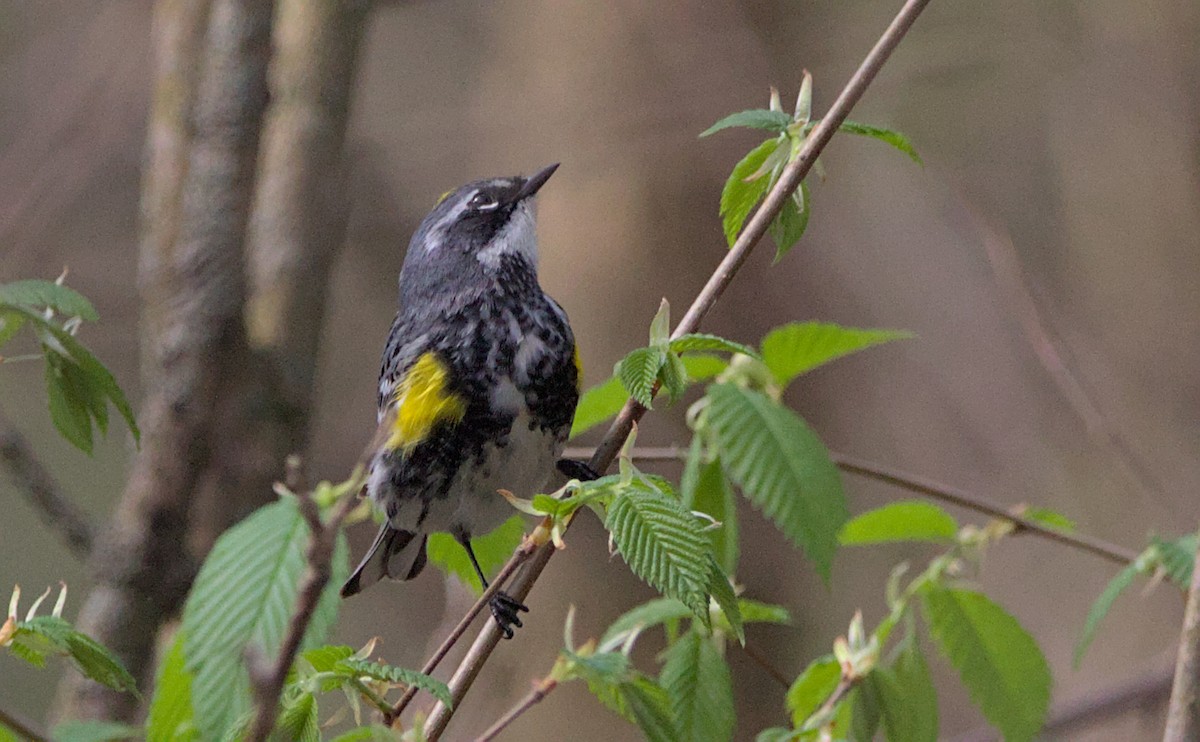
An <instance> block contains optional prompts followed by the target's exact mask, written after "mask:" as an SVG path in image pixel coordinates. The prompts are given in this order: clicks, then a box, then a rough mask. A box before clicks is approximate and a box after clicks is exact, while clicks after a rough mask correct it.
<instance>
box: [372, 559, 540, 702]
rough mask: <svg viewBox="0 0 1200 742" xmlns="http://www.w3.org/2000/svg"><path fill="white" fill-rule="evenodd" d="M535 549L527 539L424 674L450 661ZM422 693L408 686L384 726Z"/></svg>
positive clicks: (438, 649) (424, 669) (462, 620)
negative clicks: (448, 657)
mask: <svg viewBox="0 0 1200 742" xmlns="http://www.w3.org/2000/svg"><path fill="white" fill-rule="evenodd" d="M535 548H536V546H535V545H534V543H533V541H532V540H530V539H529V538H526V539H525V541H524V542H522V543H521V545H520V546H518V547H517V550H516V551H514V552H513V555H512V556H511V557H509V560H508V561H507V562H506V563H505V564H504V567H502V568H501V569H500V572H499V573H498V574H497V575H496V576H495V577H494V578H493V579H492V582H491V584H490V585H488V587H487V589H486V590H484V591H483V593H482V594H481V595H480V596H479V598H478V599H477V600H476V601H475V604H474V605H472V606H471V608H470V610H468V611H467V612H466V614H465V615H463V617H462V618H461V619H459V621H458V624H457V625H455V627H454V629H453V630H452V631H451V632H450V634H449V635H447V636H446V638H445V639H443V640H442V643H441V644H440V645H439V646H438V648H437V650H435V651H434V653H433V654H432V655H430V657H429V659H428V660H426V661H425V666H424V667H422V668H421V672H422V673H424V674H425V675H430V674H432V673H433V671H434V670H436V669H437V666H438V665H439V664H440V663H441V661H442V660H443V659H445V658H446V655H448V654H449V653H450V650H451V649H453V648H454V645H455V644H457V643H458V640H459V639H461V638H462V636H463V634H465V633H467V629H469V628H470V627H471V622H472V621H474V620H475V617H476V616H478V615H479V614H480V612H481V611H483V609H484V607H485V606H487V604H488V602H489V601H490V600H491V599H492V596H493V595H495V594H496V593H498V592H500V588H502V587H504V583H506V582H508V579H509V578H510V577H512V575H513V573H514V572H516V571H517V568H518V567H520V566H521V565H522V564H523V563H524V562H525V560H526V559H528V558H529V556H530V555H531V554H533V550H534V549H535ZM418 690H420V689H419V688H417V686H415V685H410V686H408V688H407V689H406V690H405V691H404V695H402V696H400V700H398V701H396V704H395V705H394V706H392V708H391V710H390V711H388V712H387V713H385V714H384V715H383V723H384V724H386V725H388V726H391V725H392V724H394V723H395V722H396V720H397V719H399V718H400V714H402V713H404V709H406V708H407V707H408V704H410V703H412V700H413V698H414V697H415V696H416V695H417V691H418Z"/></svg>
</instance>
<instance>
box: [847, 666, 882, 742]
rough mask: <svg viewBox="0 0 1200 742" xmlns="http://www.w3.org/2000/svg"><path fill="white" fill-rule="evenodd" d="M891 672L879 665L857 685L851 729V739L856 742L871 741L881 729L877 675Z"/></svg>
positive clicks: (853, 700)
mask: <svg viewBox="0 0 1200 742" xmlns="http://www.w3.org/2000/svg"><path fill="white" fill-rule="evenodd" d="M890 672H891V671H890V670H889V669H888V668H886V667H877V668H875V669H874V670H872V671H871V672H870V673H869V674H868V675H867V677H865V678H863V679H862V680H861V681H859V683H858V685H857V686H855V688H854V693H853V698H852V699H851V702H852V703H853V704H854V709H853V714H852V717H853V724H854V726H853V727H852V728H851V729H850V735H849V737H848V738H849V739H851V740H855V742H871V741H872V740H874V739H875V733H876V732H877V731H878V730H879V724H880V721H881V718H880V711H881V709H880V705H881V704H880V700H879V689H878V686H879V683H878V680H877V679H876V675H882V674H886V673H890ZM889 742H890V740H889Z"/></svg>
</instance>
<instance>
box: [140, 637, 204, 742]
mask: <svg viewBox="0 0 1200 742" xmlns="http://www.w3.org/2000/svg"><path fill="white" fill-rule="evenodd" d="M192 716H193V714H192V676H191V675H189V674H188V671H187V668H186V667H185V666H184V656H183V632H180V633H178V634H176V635H175V641H173V642H172V643H171V649H170V650H169V651H168V652H167V654H166V656H165V657H163V661H162V665H161V666H159V668H158V677H157V679H156V680H155V681H154V698H153V699H152V700H151V701H150V714H149V716H148V717H147V718H146V742H175V741H178V742H192V740H194V739H196V736H197V733H196V727H195V725H194V724H193V723H192Z"/></svg>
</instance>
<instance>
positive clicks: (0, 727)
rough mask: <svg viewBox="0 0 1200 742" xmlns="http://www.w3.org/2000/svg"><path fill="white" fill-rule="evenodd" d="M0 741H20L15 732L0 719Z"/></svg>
mask: <svg viewBox="0 0 1200 742" xmlns="http://www.w3.org/2000/svg"><path fill="white" fill-rule="evenodd" d="M0 742H21V740H20V739H19V738H18V737H17V733H16V732H14V731H13V730H11V729H9V728H8V727H7V726H5V725H4V722H2V721H0Z"/></svg>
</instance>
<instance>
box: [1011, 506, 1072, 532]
mask: <svg viewBox="0 0 1200 742" xmlns="http://www.w3.org/2000/svg"><path fill="white" fill-rule="evenodd" d="M1021 515H1022V516H1023V517H1024V518H1025V519H1026V520H1032V521H1034V522H1037V523H1041V524H1042V525H1043V526H1047V527H1049V528H1053V529H1055V530H1058V531H1062V532H1063V533H1074V532H1075V521H1073V520H1071V519H1070V518H1068V517H1067V516H1065V515H1063V514H1062V513H1059V512H1057V511H1054V510H1051V509H1050V508H1034V507H1029V508H1025V509H1024V510H1022V511H1021Z"/></svg>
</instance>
